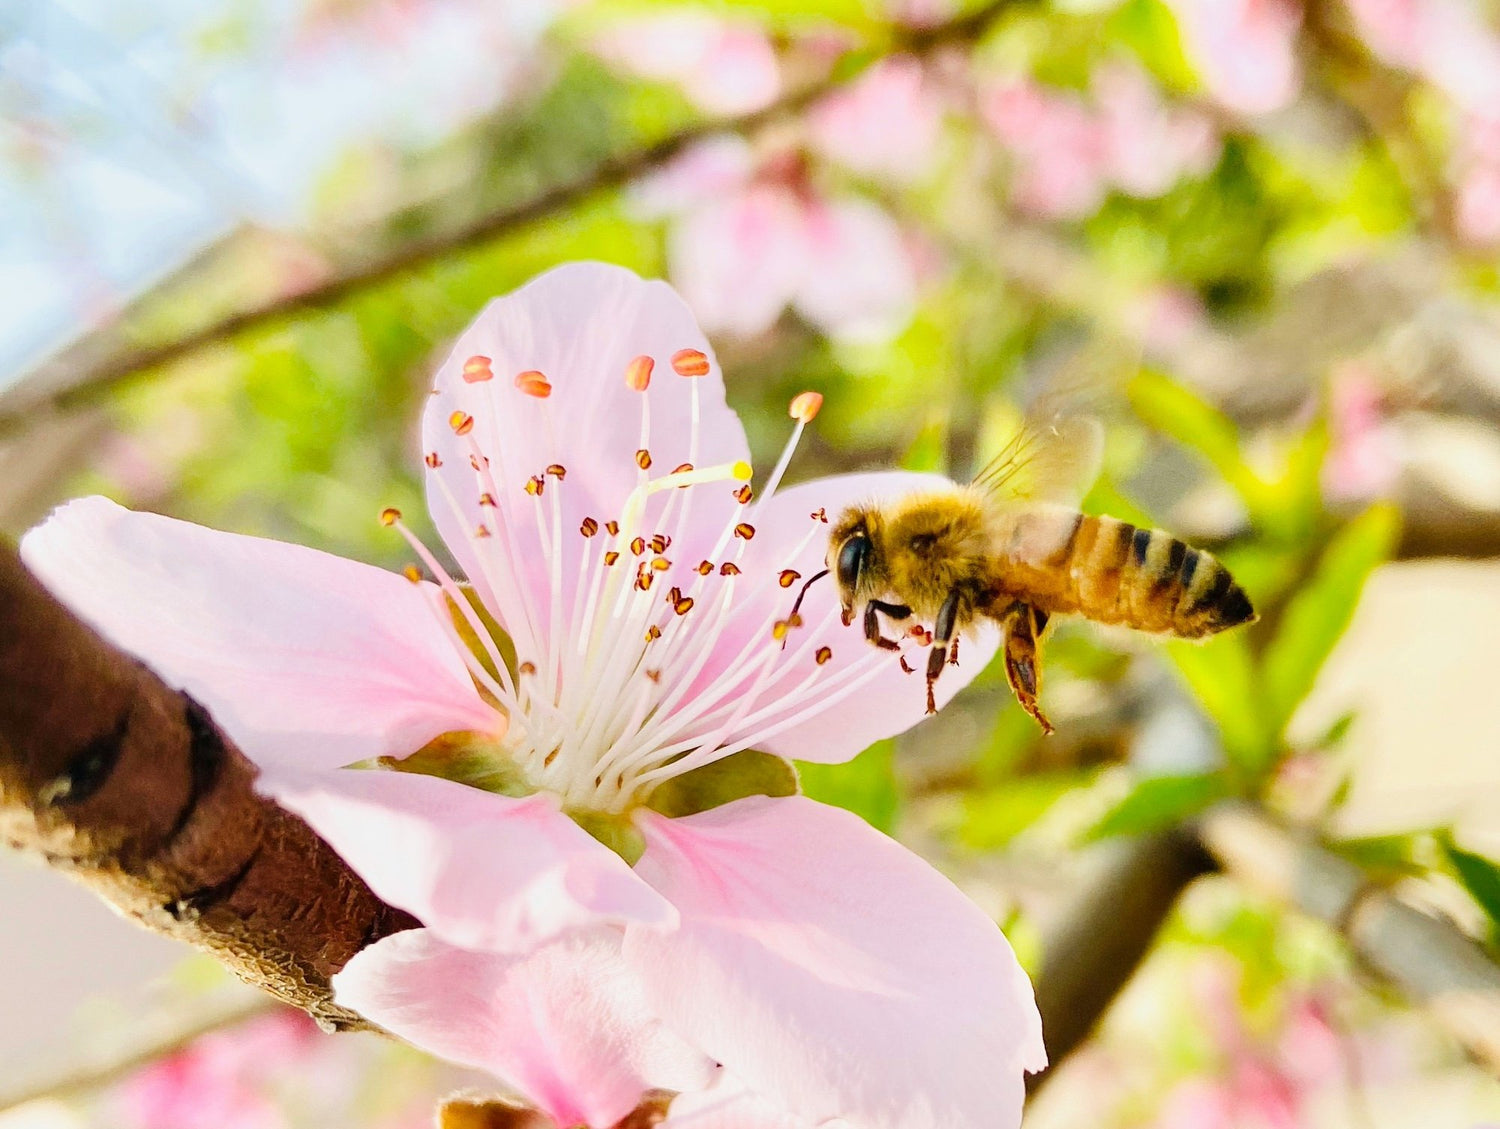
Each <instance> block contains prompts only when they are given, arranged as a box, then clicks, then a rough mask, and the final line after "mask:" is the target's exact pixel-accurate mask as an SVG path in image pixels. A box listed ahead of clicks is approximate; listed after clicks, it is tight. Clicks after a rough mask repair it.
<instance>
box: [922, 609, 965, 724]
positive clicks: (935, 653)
mask: <svg viewBox="0 0 1500 1129" xmlns="http://www.w3.org/2000/svg"><path fill="white" fill-rule="evenodd" d="M962 598H963V597H962V594H961V593H960V592H959V591H958V589H956V588H955V589H954V590H953V591H952V592H949V593H948V598H947V599H946V600H944V601H943V606H942V607H940V608H938V614H937V618H936V619H935V620H933V621H932V649H931V650H930V651H928V652H927V712H928V713H937V699H936V697H935V696H934V693H933V688H934V687H935V686H936V685H937V680H938V675H940V674H942V673H943V666H944V664H946V663H947V661H948V644H949V643H955V644H956V643H957V642H958V640H957V639H956V638H955V637H954V629H955V628H956V627H957V625H958V604H959V601H960V600H961V599H962Z"/></svg>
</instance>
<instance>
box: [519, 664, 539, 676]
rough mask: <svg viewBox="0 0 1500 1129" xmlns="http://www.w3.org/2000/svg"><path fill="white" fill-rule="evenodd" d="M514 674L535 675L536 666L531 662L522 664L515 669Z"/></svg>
mask: <svg viewBox="0 0 1500 1129" xmlns="http://www.w3.org/2000/svg"><path fill="white" fill-rule="evenodd" d="M516 673H517V674H535V673H536V664H535V663H533V662H523V663H522V664H521V665H520V666H518V667H516Z"/></svg>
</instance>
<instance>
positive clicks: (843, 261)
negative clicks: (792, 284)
mask: <svg viewBox="0 0 1500 1129" xmlns="http://www.w3.org/2000/svg"><path fill="white" fill-rule="evenodd" d="M802 230H803V240H804V244H805V254H806V257H807V260H806V261H807V266H806V269H805V271H804V272H803V274H802V277H801V279H800V281H799V282H798V283H797V287H796V293H795V295H794V303H795V305H796V307H797V309H798V311H799V312H800V313H802V314H803V315H804V316H805V317H806V318H807V319H808V320H809V321H811V322H812V323H813V324H815V325H817V326H818V327H819V328H820V329H822V330H824V331H825V332H826V333H828V334H829V335H830V336H832V337H837V338H840V339H842V340H845V341H884V340H889V339H890V338H892V337H895V336H896V335H897V334H898V333H900V332H901V331H902V330H903V329H905V328H906V326H907V324H908V323H909V322H910V321H911V319H912V315H913V314H914V313H915V312H916V306H917V279H916V266H915V264H914V262H913V261H912V256H911V255H910V254H909V253H908V251H907V249H906V244H905V241H904V240H903V239H902V236H901V228H900V227H899V226H898V225H897V223H896V221H895V220H894V219H892V218H891V216H890V214H889V213H887V212H886V211H885V210H884V209H882V208H880V207H879V206H877V205H876V204H874V203H872V202H870V201H869V200H865V199H862V198H859V197H845V198H842V199H838V200H830V201H827V202H824V201H821V200H817V199H813V200H809V201H807V202H806V203H805V205H804V207H803V210H802Z"/></svg>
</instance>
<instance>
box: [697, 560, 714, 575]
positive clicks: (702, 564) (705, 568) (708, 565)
mask: <svg viewBox="0 0 1500 1129" xmlns="http://www.w3.org/2000/svg"><path fill="white" fill-rule="evenodd" d="M713 570H714V562H713V561H699V562H698V575H699V576H707V575H708V574H709V573H711V572H713Z"/></svg>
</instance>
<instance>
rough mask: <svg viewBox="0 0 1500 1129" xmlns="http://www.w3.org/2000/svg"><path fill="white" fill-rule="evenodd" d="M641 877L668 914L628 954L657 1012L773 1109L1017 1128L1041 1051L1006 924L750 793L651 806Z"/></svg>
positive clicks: (632, 934) (934, 1126)
mask: <svg viewBox="0 0 1500 1129" xmlns="http://www.w3.org/2000/svg"><path fill="white" fill-rule="evenodd" d="M638 823H639V826H640V828H641V830H642V831H643V832H644V834H645V836H646V840H647V849H646V853H645V855H644V856H643V857H642V858H641V860H640V862H639V863H638V864H637V870H638V872H639V873H640V874H641V876H642V877H643V878H645V879H646V880H647V881H649V882H650V883H651V884H652V885H653V886H655V887H656V888H657V889H658V890H660V891H661V892H662V893H663V894H665V895H666V896H667V897H668V898H669V899H670V900H671V901H672V902H673V903H674V904H675V905H676V906H677V908H678V910H679V911H680V913H681V915H682V922H681V925H680V926H679V928H678V929H676V930H674V931H671V932H661V931H652V930H644V929H629V930H627V933H626V940H625V956H626V959H627V960H628V961H629V962H630V963H631V964H632V965H633V966H634V967H635V968H636V969H637V970H638V972H639V973H640V975H641V977H642V978H643V980H644V982H645V983H646V985H647V991H648V997H649V999H650V1000H651V1002H652V1004H653V1006H654V1007H655V1008H656V1009H657V1010H658V1011H659V1012H660V1014H661V1015H662V1016H663V1018H664V1019H665V1020H666V1021H667V1022H668V1023H669V1024H671V1025H672V1027H673V1028H674V1029H675V1030H677V1031H678V1032H680V1033H681V1034H682V1035H683V1036H684V1037H685V1038H687V1039H688V1040H690V1041H691V1042H692V1043H694V1044H695V1045H697V1046H700V1047H702V1048H703V1049H704V1050H705V1051H706V1052H707V1053H708V1054H710V1055H711V1056H712V1057H713V1058H714V1059H715V1060H717V1061H718V1062H720V1063H722V1064H723V1065H724V1067H725V1068H726V1069H727V1070H728V1071H730V1072H731V1073H732V1074H733V1075H734V1076H735V1077H737V1078H739V1079H742V1080H743V1082H744V1084H745V1085H746V1086H748V1087H749V1088H750V1089H751V1090H753V1091H754V1092H756V1093H758V1094H761V1095H763V1096H764V1097H765V1098H766V1099H767V1100H769V1101H771V1102H773V1103H774V1104H775V1105H777V1106H779V1107H782V1108H785V1109H789V1110H795V1111H797V1113H798V1114H799V1115H801V1116H803V1117H806V1118H807V1119H808V1120H810V1121H813V1122H814V1123H816V1122H818V1121H821V1120H822V1119H824V1118H829V1117H844V1118H847V1119H848V1120H849V1121H850V1122H851V1123H852V1124H854V1125H857V1126H860V1127H861V1129H898V1127H899V1129H927V1127H931V1129H938V1127H941V1129H981V1127H982V1129H1007V1127H1009V1129H1014V1127H1015V1126H1017V1125H1018V1124H1019V1123H1020V1116H1021V1103H1022V1100H1023V1098H1024V1086H1023V1074H1024V1072H1025V1071H1027V1070H1037V1069H1040V1068H1041V1067H1042V1066H1043V1065H1044V1064H1045V1062H1046V1055H1045V1051H1044V1050H1043V1047H1042V1038H1041V1021H1040V1019H1039V1017H1038V1015H1037V1011H1036V1005H1035V1003H1034V1001H1033V999H1032V992H1031V985H1030V984H1029V983H1028V981H1027V979H1026V974H1025V973H1024V972H1023V971H1022V970H1021V967H1020V965H1019V964H1018V963H1017V962H1016V959H1015V957H1014V955H1013V954H1012V953H1011V950H1010V946H1009V945H1008V944H1007V943H1006V940H1005V937H1004V935H1003V934H1002V933H1001V932H1000V929H999V927H998V926H996V925H995V923H994V922H993V921H991V920H989V918H987V917H986V916H985V915H984V914H983V913H981V912H980V911H979V909H978V908H977V907H976V906H975V905H974V904H973V903H972V902H971V901H969V900H968V899H967V898H965V897H964V896H963V894H961V893H960V892H959V891H958V890H957V889H956V888H955V887H954V886H953V885H952V884H951V883H950V882H949V881H948V880H947V879H946V878H944V877H943V876H942V875H940V874H939V873H938V872H937V871H935V870H933V869H932V868H931V867H930V866H929V865H928V864H927V863H925V862H923V861H922V860H921V859H920V858H918V857H917V856H916V855H914V854H912V853H911V852H909V851H907V850H906V849H905V848H903V847H901V846H900V845H898V844H897V843H895V842H894V841H892V840H890V839H887V838H886V837H885V836H883V835H881V834H880V833H879V832H878V831H875V830H874V829H873V828H871V827H870V826H869V825H868V824H866V823H865V822H864V821H863V820H861V819H860V818H859V817H858V816H855V815H852V814H850V813H849V812H846V811H842V810H840V809H837V808H831V807H827V806H825V805H823V804H818V803H815V802H813V801H812V800H808V799H806V798H805V797H801V796H793V797H785V798H781V799H769V798H765V797H754V798H751V799H747V800H739V801H736V802H734V803H731V804H727V805H725V806H723V807H719V808H715V809H713V810H711V811H707V812H703V813H702V814H700V815H694V816H688V817H686V818H683V819H676V820H668V819H664V818H662V817H661V816H657V815H655V814H653V813H644V814H642V815H641V816H640V817H639V820H638Z"/></svg>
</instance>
